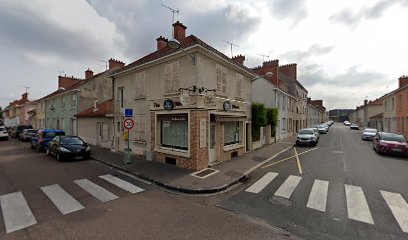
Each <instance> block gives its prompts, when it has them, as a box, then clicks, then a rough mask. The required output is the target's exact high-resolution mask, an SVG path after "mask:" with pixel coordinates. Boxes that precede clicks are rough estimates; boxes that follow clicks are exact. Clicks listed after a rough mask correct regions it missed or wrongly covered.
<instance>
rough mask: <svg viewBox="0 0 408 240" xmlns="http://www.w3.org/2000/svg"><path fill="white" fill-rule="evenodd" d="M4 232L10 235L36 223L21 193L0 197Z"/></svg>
mask: <svg viewBox="0 0 408 240" xmlns="http://www.w3.org/2000/svg"><path fill="white" fill-rule="evenodd" d="M0 205H1V210H2V212H3V219H4V225H5V226H6V232H7V233H11V232H14V231H17V230H20V229H24V228H26V227H29V226H31V225H34V224H36V223H37V220H35V217H34V215H33V213H32V212H31V209H30V207H29V206H28V203H27V200H26V199H25V198H24V195H23V193H22V192H15V193H9V194H5V195H2V196H0Z"/></svg>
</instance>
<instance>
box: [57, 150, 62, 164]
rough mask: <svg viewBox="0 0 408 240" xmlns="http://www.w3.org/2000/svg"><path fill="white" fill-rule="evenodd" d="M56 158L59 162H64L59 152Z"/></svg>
mask: <svg viewBox="0 0 408 240" xmlns="http://www.w3.org/2000/svg"><path fill="white" fill-rule="evenodd" d="M55 158H56V159H57V161H58V162H61V161H62V158H61V155H60V154H59V152H57V155H56V156H55Z"/></svg>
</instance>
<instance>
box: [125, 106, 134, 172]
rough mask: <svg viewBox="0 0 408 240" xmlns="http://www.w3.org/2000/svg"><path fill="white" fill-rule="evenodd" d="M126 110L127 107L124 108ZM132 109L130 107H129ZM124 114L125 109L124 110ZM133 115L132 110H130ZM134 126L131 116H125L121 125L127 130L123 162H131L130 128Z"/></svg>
mask: <svg viewBox="0 0 408 240" xmlns="http://www.w3.org/2000/svg"><path fill="white" fill-rule="evenodd" d="M126 110H128V109H126ZM130 110H132V109H130ZM125 114H126V111H125ZM132 115H133V111H132ZM134 126H135V122H134V121H133V119H131V118H126V119H125V120H124V121H123V127H124V128H125V129H126V130H127V132H128V147H127V148H126V149H125V155H124V163H125V164H128V163H131V162H132V161H131V158H132V150H131V149H130V130H131V129H132V128H133V127H134Z"/></svg>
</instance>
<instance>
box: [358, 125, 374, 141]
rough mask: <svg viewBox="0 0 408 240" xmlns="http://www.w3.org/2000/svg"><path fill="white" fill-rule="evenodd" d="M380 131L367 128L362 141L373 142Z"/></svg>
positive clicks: (362, 134)
mask: <svg viewBox="0 0 408 240" xmlns="http://www.w3.org/2000/svg"><path fill="white" fill-rule="evenodd" d="M377 132H378V130H377V129H375V128H366V129H364V131H363V132H362V133H361V140H368V141H372V140H373V138H374V136H375V135H376V134H377Z"/></svg>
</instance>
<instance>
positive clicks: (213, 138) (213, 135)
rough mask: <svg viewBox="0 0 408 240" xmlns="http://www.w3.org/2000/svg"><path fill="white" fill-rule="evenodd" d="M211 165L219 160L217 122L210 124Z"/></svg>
mask: <svg viewBox="0 0 408 240" xmlns="http://www.w3.org/2000/svg"><path fill="white" fill-rule="evenodd" d="M209 149H210V150H209V163H210V164H212V163H214V162H215V161H216V160H217V133H216V125H215V122H212V123H210V148H209Z"/></svg>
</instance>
